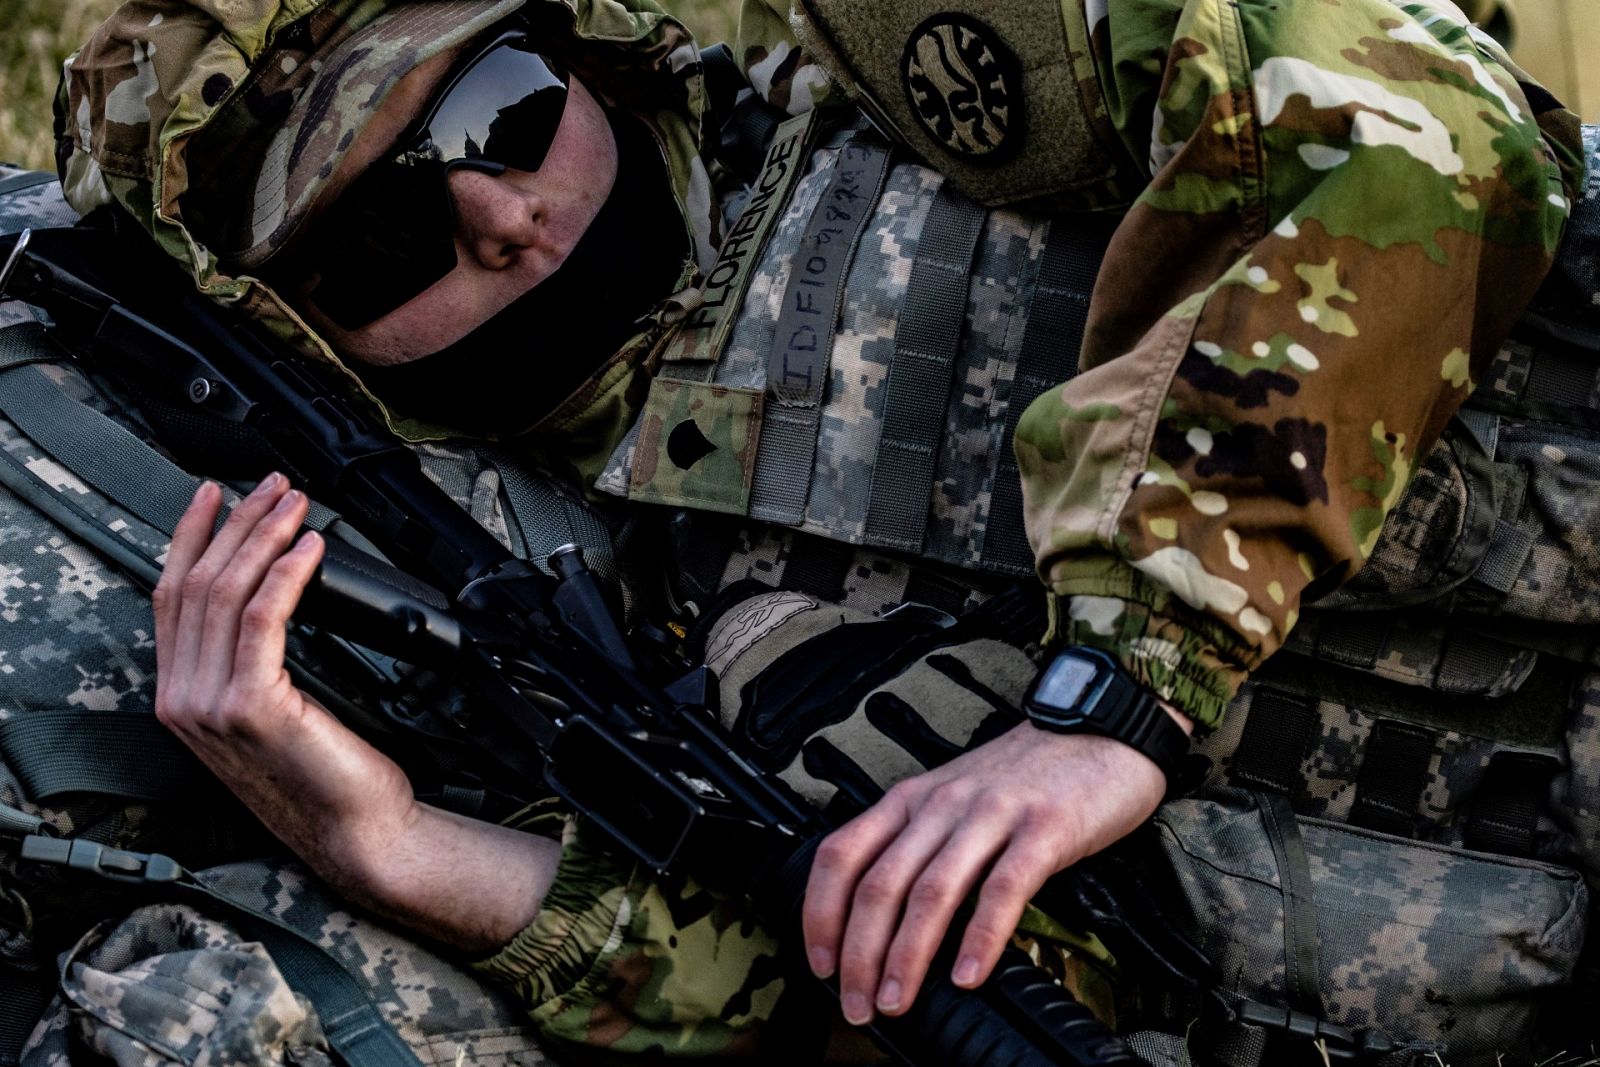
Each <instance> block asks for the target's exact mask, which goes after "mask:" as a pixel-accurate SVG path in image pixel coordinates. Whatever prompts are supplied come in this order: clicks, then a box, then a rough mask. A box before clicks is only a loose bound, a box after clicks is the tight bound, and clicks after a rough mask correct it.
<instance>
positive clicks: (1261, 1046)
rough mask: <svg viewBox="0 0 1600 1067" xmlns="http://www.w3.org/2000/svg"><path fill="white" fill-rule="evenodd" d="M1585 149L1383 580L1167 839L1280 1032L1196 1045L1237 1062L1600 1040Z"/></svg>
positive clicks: (1223, 954) (1599, 221)
mask: <svg viewBox="0 0 1600 1067" xmlns="http://www.w3.org/2000/svg"><path fill="white" fill-rule="evenodd" d="M1585 143H1586V148H1587V150H1588V153H1589V156H1590V160H1591V162H1590V167H1591V171H1590V176H1589V187H1588V190H1587V195H1586V197H1584V198H1583V199H1582V200H1580V201H1579V202H1578V203H1577V204H1576V205H1575V211H1574V215H1573V219H1572V222H1571V226H1570V229H1569V231H1568V236H1567V239H1566V243H1565V245H1564V247H1563V250H1562V253H1561V257H1560V259H1559V261H1558V263H1557V265H1556V267H1555V268H1554V270H1553V272H1552V274H1551V276H1550V278H1549V280H1548V281H1547V282H1546V284H1545V285H1544V287H1543V288H1542V289H1541V291H1540V293H1539V296H1538V298H1537V299H1536V301H1535V303H1534V305H1533V306H1532V308H1530V310H1529V311H1528V313H1527V314H1526V315H1525V316H1524V318H1523V319H1522V321H1521V322H1520V323H1519V324H1518V326H1517V328H1516V330H1515V331H1514V333H1513V335H1512V337H1511V339H1510V340H1509V341H1508V342H1507V343H1506V345H1505V346H1504V347H1503V348H1502V350H1501V351H1500V353H1499V354H1498V356H1497V357H1496V359H1495V361H1494V363H1493V365H1492V367H1491V368H1490V371H1489V373H1488V377H1487V379H1486V380H1485V381H1483V382H1482V383H1480V384H1479V386H1478V388H1477V390H1476V391H1475V392H1474V393H1473V394H1472V396H1471V397H1470V398H1469V399H1468V401H1467V403H1466V405H1465V407H1464V408H1463V409H1462V410H1461V412H1460V413H1459V415H1458V416H1457V418H1456V419H1455V420H1454V421H1453V422H1452V424H1451V425H1450V427H1449V429H1448V430H1447V431H1446V433H1445V434H1444V436H1443V437H1442V439H1441V440H1440V441H1439V442H1438V444H1437V445H1436V446H1435V447H1434V449H1433V450H1432V452H1431V453H1430V454H1429V455H1428V456H1427V457H1426V459H1425V461H1424V462H1423V463H1422V464H1421V465H1420V466H1419V468H1418V470H1417V471H1416V473H1415V475H1414V476H1413V479H1412V482H1411V485H1410V487H1409V488H1408V490H1407V492H1406V494H1405V496H1404V497H1403V498H1402V499H1401V501H1400V502H1399V504H1398V506H1397V507H1396V508H1395V510H1394V512H1393V513H1392V514H1391V515H1390V516H1389V518H1388V521H1387V523H1386V525H1385V526H1384V529H1383V534H1382V538H1381V539H1380V541H1379V543H1378V546H1377V549H1376V551H1375V552H1374V554H1373V556H1372V558H1371V559H1370V560H1369V562H1368V564H1367V565H1366V566H1365V567H1364V568H1363V569H1362V570H1361V571H1360V572H1359V573H1358V574H1357V575H1356V577H1355V578H1354V579H1353V580H1352V581H1351V582H1349V583H1348V584H1347V585H1346V586H1344V587H1343V588H1342V589H1341V590H1339V591H1338V592H1337V593H1336V594H1334V595H1332V596H1329V597H1326V598H1324V599H1323V600H1322V601H1321V602H1319V603H1318V604H1317V605H1316V606H1315V607H1314V608H1312V609H1310V610H1307V611H1306V612H1305V613H1304V615H1303V617H1302V619H1301V621H1300V623H1299V625H1298V626H1297V627H1296V629H1295V631H1294V632H1293V634H1292V635H1291V637H1290V640H1289V642H1288V644H1287V645H1286V647H1285V648H1284V649H1283V651H1281V652H1280V653H1279V654H1278V655H1276V656H1274V657H1273V658H1272V659H1271V660H1269V661H1268V662H1267V663H1266V664H1265V665H1264V666H1263V667H1262V668H1261V669H1260V670H1259V671H1257V672H1256V674H1255V675H1254V676H1253V677H1252V679H1251V681H1250V682H1249V683H1248V684H1247V685H1246V686H1245V687H1244V689H1243V690H1242V691H1241V692H1240V694H1239V696H1238V698H1237V699H1236V700H1235V702H1234V704H1233V705H1232V706H1231V707H1230V708H1229V709H1228V713H1227V715H1226V717H1225V719H1224V721H1223V724H1222V726H1221V728H1220V729H1218V730H1217V731H1216V732H1215V733H1213V734H1212V735H1211V736H1210V737H1208V738H1206V739H1204V740H1203V741H1202V742H1201V743H1200V744H1199V745H1198V746H1197V753H1198V754H1197V756H1196V757H1195V765H1194V766H1193V767H1192V768H1191V770H1192V772H1193V776H1192V778H1191V781H1190V784H1191V785H1197V786H1198V791H1197V792H1196V794H1195V795H1194V797H1193V798H1191V799H1188V800H1185V801H1181V802H1177V803H1174V804H1170V805H1167V806H1166V807H1165V808H1163V809H1162V811H1161V812H1160V813H1159V814H1158V816H1157V825H1158V828H1159V830H1160V833H1161V835H1162V837H1163V840H1164V841H1165V843H1166V845H1167V854H1168V856H1169V859H1170V860H1171V865H1172V871H1173V874H1174V880H1175V882H1176V883H1177V888H1176V890H1175V896H1176V898H1177V899H1178V900H1179V901H1180V902H1181V904H1180V907H1187V908H1189V909H1190V910H1191V912H1192V915H1193V918H1194V921H1195V923H1196V924H1197V926H1199V927H1200V928H1202V929H1204V930H1205V934H1204V939H1205V941H1206V945H1207V948H1208V951H1210V952H1211V954H1212V956H1213V958H1214V959H1215V960H1216V962H1217V963H1218V964H1219V966H1222V967H1223V968H1224V970H1227V969H1229V968H1230V967H1233V968H1235V969H1236V973H1238V974H1239V975H1240V978H1239V981H1238V982H1237V983H1236V984H1235V987H1234V989H1233V990H1232V991H1231V992H1232V993H1233V994H1235V995H1237V996H1238V997H1240V998H1241V999H1249V1000H1254V1001H1257V1002H1258V1003H1262V1004H1265V1005H1267V1006H1268V1007H1270V1008H1271V1009H1272V1011H1265V1010H1261V1011H1258V1012H1257V1017H1256V1019H1255V1021H1254V1022H1253V1023H1249V1024H1243V1023H1240V1022H1239V1021H1238V1020H1234V1021H1233V1023H1231V1024H1230V1025H1226V1026H1223V1025H1217V1026H1211V1027H1209V1028H1208V1026H1206V1025H1205V1024H1201V1025H1199V1026H1198V1027H1197V1028H1196V1029H1195V1030H1194V1031H1193V1032H1192V1033H1191V1035H1190V1039H1191V1045H1190V1047H1191V1048H1193V1049H1196V1050H1205V1051H1206V1052H1208V1053H1209V1054H1212V1055H1217V1056H1219V1057H1220V1058H1222V1059H1223V1061H1224V1062H1228V1063H1231V1064H1235V1065H1242V1067H1253V1065H1255V1064H1260V1063H1269V1062H1274V1060H1273V1049H1274V1048H1275V1047H1276V1048H1280V1049H1281V1046H1274V1044H1273V1040H1274V1039H1275V1038H1276V1039H1281V1038H1282V1037H1283V1035H1284V1034H1285V1033H1286V1032H1288V1031H1289V1030H1291V1029H1293V1028H1294V1027H1296V1026H1298V1027H1300V1028H1301V1030H1302V1032H1304V1031H1305V1028H1306V1027H1309V1026H1311V1025H1312V1021H1314V1020H1323V1021H1326V1022H1332V1023H1334V1024H1338V1025H1342V1026H1343V1027H1344V1034H1345V1036H1346V1037H1348V1036H1349V1034H1350V1033H1352V1032H1354V1033H1355V1034H1357V1035H1358V1037H1359V1034H1360V1032H1361V1030H1362V1029H1363V1028H1364V1027H1368V1026H1371V1025H1372V1023H1373V1020H1374V1019H1375V1018H1382V1017H1384V1016H1385V1015H1387V1016H1388V1017H1389V1018H1391V1019H1392V1018H1401V1019H1405V1020H1408V1022H1409V1024H1410V1026H1411V1030H1410V1032H1409V1033H1391V1034H1389V1035H1388V1036H1390V1037H1393V1038H1396V1039H1401V1038H1404V1039H1409V1040H1416V1041H1420V1042H1422V1043H1423V1044H1424V1047H1425V1046H1426V1045H1427V1044H1429V1043H1431V1044H1432V1045H1433V1046H1434V1047H1435V1048H1439V1049H1444V1050H1447V1051H1446V1054H1445V1056H1444V1058H1445V1060H1446V1061H1447V1062H1450V1063H1452V1064H1480V1063H1481V1064H1495V1063H1497V1062H1499V1060H1498V1055H1499V1054H1500V1053H1502V1052H1505V1051H1506V1050H1508V1049H1514V1048H1519V1047H1523V1046H1524V1044H1525V1043H1526V1042H1528V1041H1529V1040H1531V1039H1532V1038H1533V1036H1534V1033H1535V1031H1536V1030H1539V1029H1541V1028H1543V1033H1544V1035H1545V1037H1546V1040H1554V1041H1557V1042H1558V1043H1557V1044H1554V1045H1553V1046H1552V1047H1551V1048H1550V1050H1549V1053H1548V1054H1553V1053H1554V1052H1557V1051H1559V1050H1560V1049H1561V1048H1562V1047H1563V1046H1562V1044H1560V1043H1559V1042H1560V1041H1563V1040H1564V1041H1565V1042H1566V1044H1565V1047H1567V1048H1587V1047H1588V1042H1589V1041H1591V1040H1592V1039H1593V1036H1594V1032H1595V1031H1594V1023H1593V1019H1592V1003H1593V1001H1592V998H1593V995H1594V989H1595V983H1596V981H1597V978H1600V968H1597V966H1596V960H1597V959H1600V953H1597V951H1596V949H1595V948H1594V947H1593V946H1591V947H1589V948H1587V949H1585V948H1584V945H1585V940H1584V934H1585V928H1586V926H1588V925H1589V924H1588V921H1587V919H1588V918H1590V917H1592V914H1593V913H1592V912H1590V913H1589V916H1586V915H1585V914H1584V910H1585V909H1584V902H1585V900H1586V895H1585V894H1584V892H1583V888H1584V887H1583V882H1584V881H1587V883H1588V886H1589V889H1590V892H1591V894H1592V893H1594V892H1600V540H1597V533H1596V532H1597V531H1600V169H1596V167H1597V164H1600V128H1596V127H1588V128H1586V130H1585ZM1280 832H1281V837H1282V840H1280V839H1279V837H1280ZM1252 837H1253V838H1254V839H1256V840H1258V841H1265V840H1269V839H1270V840H1272V841H1273V847H1272V848H1268V847H1266V846H1265V845H1262V846H1260V847H1259V848H1251V847H1248V846H1245V845H1242V844H1241V842H1244V841H1248V840H1250V839H1252ZM1280 846H1281V847H1280ZM1274 851H1276V852H1277V862H1276V864H1273V863H1271V862H1268V863H1267V864H1266V865H1265V866H1263V864H1262V858H1263V855H1264V856H1266V857H1269V858H1270V857H1271V856H1273V854H1274ZM1274 867H1276V870H1274V869H1273V868H1274ZM1297 883H1298V884H1297ZM1580 953H1581V955H1580ZM1245 961H1249V962H1248V963H1246V962H1245ZM1574 974H1576V975H1577V978H1576V980H1575V985H1576V990H1573V991H1569V992H1570V996H1571V1003H1568V1004H1566V1005H1565V1006H1564V1007H1563V1005H1562V1004H1561V1000H1560V998H1561V996H1562V995H1563V990H1564V989H1565V988H1566V987H1567V984H1568V983H1569V982H1574V978H1573V976H1574ZM1446 983H1449V984H1451V985H1452V989H1451V990H1450V995H1449V996H1444V995H1442V994H1441V993H1440V992H1439V990H1441V989H1443V988H1444V985H1445V984H1446ZM1584 998H1588V999H1587V1000H1585V999H1584ZM1584 1005H1587V1007H1584ZM1541 1013H1542V1017H1541ZM1269 1020H1270V1021H1269ZM1563 1027H1564V1028H1565V1029H1564V1030H1563ZM1551 1034H1555V1035H1558V1036H1557V1037H1555V1038H1552V1037H1550V1036H1549V1035H1551ZM1330 1044H1331V1045H1337V1044H1338V1041H1337V1040H1330ZM1368 1060H1369V1062H1380V1063H1387V1062H1396V1063H1400V1062H1412V1061H1411V1060H1407V1059H1405V1058H1404V1057H1403V1056H1402V1055H1399V1054H1396V1056H1395V1057H1394V1058H1391V1059H1387V1060H1386V1059H1383V1058H1382V1057H1369V1058H1368ZM1154 1062H1164V1061H1154ZM1426 1062H1433V1061H1432V1060H1427V1061H1426Z"/></svg>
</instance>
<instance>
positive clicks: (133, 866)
mask: <svg viewBox="0 0 1600 1067" xmlns="http://www.w3.org/2000/svg"><path fill="white" fill-rule="evenodd" d="M22 858H23V859H25V860H32V861H33V862H35V863H48V864H51V865H53V866H57V867H67V868H69V869H71V870H75V871H87V872H89V873H90V874H95V875H99V876H100V877H101V878H108V879H110V880H111V881H113V882H129V883H134V884H141V885H142V884H147V883H165V882H176V881H178V880H179V879H180V878H182V877H183V868H182V867H181V866H179V864H178V861H177V860H175V859H173V858H172V857H171V856H163V855H161V854H160V853H149V854H146V853H143V852H127V851H124V850H123V849H120V848H107V847H106V846H105V845H100V844H96V843H95V842H93V841H73V840H70V839H63V838H58V837H40V836H37V835H34V836H30V837H25V838H23V839H22Z"/></svg>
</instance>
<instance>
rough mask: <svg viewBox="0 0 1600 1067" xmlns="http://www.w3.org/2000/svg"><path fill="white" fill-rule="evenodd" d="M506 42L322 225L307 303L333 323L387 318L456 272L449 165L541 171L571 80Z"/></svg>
mask: <svg viewBox="0 0 1600 1067" xmlns="http://www.w3.org/2000/svg"><path fill="white" fill-rule="evenodd" d="M521 43H522V38H520V37H513V38H511V39H510V40H506V39H502V40H501V41H498V42H496V43H495V44H494V45H492V46H491V47H490V48H489V49H488V50H487V51H485V52H483V53H481V54H479V56H478V57H477V58H476V59H475V60H473V61H472V63H471V64H470V65H469V66H468V67H467V68H466V69H465V70H464V71H463V72H462V73H460V74H459V75H457V76H456V77H455V78H454V79H452V80H448V81H447V82H446V85H448V88H447V89H445V90H444V92H443V93H442V94H441V95H440V96H439V97H438V98H437V99H436V100H435V102H434V104H433V105H432V107H431V109H430V110H429V111H427V112H424V114H425V115H426V116H427V121H426V123H425V124H424V128H423V129H422V130H421V131H420V132H419V133H417V134H415V135H413V136H410V137H406V138H403V139H402V141H401V144H400V145H399V146H398V147H397V148H396V150H395V151H394V152H393V153H391V154H390V156H389V157H388V158H387V159H384V160H380V161H378V162H377V163H374V164H372V165H371V166H369V167H368V168H367V169H366V171H364V172H363V173H362V175H361V177H360V178H358V179H357V180H356V181H355V182H353V183H352V184H351V185H350V188H348V189H347V190H345V192H344V193H343V194H342V195H341V196H340V197H339V200H338V202H337V203H335V204H334V205H333V207H332V208H331V209H330V210H329V211H328V213H327V215H325V216H324V217H323V219H322V220H321V221H319V222H318V224H317V227H316V231H315V232H316V245H315V247H314V249H313V250H312V256H313V263H312V267H313V269H315V271H316V272H317V275H318V281H317V283H316V285H315V287H314V288H313V289H312V291H311V294H310V295H311V299H312V301H313V302H314V303H315V304H316V305H317V307H318V309H320V310H321V311H322V313H323V314H325V315H326V316H327V317H328V318H329V319H331V320H332V321H333V322H334V324H335V325H337V326H339V327H340V328H341V329H344V330H355V329H359V328H361V327H362V326H366V325H368V324H369V323H371V322H374V321H376V320H377V319H380V318H382V317H383V316H384V315H387V314H388V313H389V312H391V311H393V310H394V309H395V308H397V307H399V306H400V305H402V304H404V303H406V302H407V301H409V300H411V299H412V298H413V297H416V296H417V295H419V294H420V293H422V292H423V291H424V290H426V289H427V288H428V287H429V286H431V285H433V283H435V282H437V281H438V280H439V279H440V278H443V277H444V276H445V275H446V274H449V273H450V271H451V270H452V269H453V268H454V267H455V265H456V251H455V237H454V233H455V217H454V215H453V212H452V208H451V201H450V191H449V172H450V168H451V167H452V166H454V165H457V164H465V165H467V166H472V165H473V164H479V165H483V164H488V165H492V169H493V170H495V171H498V170H500V169H502V168H506V167H509V168H512V169H515V170H523V171H535V170H538V169H539V167H540V166H541V165H542V164H543V163H544V160H545V156H546V155H547V154H549V151H550V145H551V142H553V141H554V140H555V136H556V130H557V129H558V128H559V127H560V125H561V116H562V114H563V113H564V112H565V110H566V103H567V74H566V71H565V70H564V69H562V68H561V67H559V66H557V65H556V64H555V63H553V62H551V61H548V60H546V59H545V58H544V57H542V56H540V55H538V54H537V53H534V52H528V51H524V50H523V49H522V48H521V47H519V45H520V44H521Z"/></svg>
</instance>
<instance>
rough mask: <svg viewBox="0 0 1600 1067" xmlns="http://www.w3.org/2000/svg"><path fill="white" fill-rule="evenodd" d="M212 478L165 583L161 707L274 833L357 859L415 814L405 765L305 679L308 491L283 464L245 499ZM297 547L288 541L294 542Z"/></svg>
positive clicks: (319, 854) (311, 567) (181, 532)
mask: <svg viewBox="0 0 1600 1067" xmlns="http://www.w3.org/2000/svg"><path fill="white" fill-rule="evenodd" d="M221 502H222V494H221V491H220V490H219V489H218V488H217V486H215V485H212V484H210V483H207V484H206V485H204V486H202V487H201V489H200V490H199V492H197V493H196V494H195V499H194V502H193V503H192V504H191V505H190V507H189V510H188V511H187V512H185V513H184V516H183V519H182V520H181V521H180V522H179V523H178V528H177V530H176V531H174V533H173V537H172V548H171V550H170V551H169V552H168V554H167V563H166V569H165V570H164V571H163V572H162V575H161V581H160V583H159V584H157V586H156V590H155V595H154V597H153V604H154V607H155V617H156V665H157V673H156V715H157V717H158V718H159V719H160V720H161V721H162V723H164V724H165V725H166V726H167V727H168V729H170V730H172V732H173V733H175V734H177V735H178V737H179V738H180V739H181V740H182V741H183V742H184V744H186V745H188V746H189V748H190V749H191V750H193V751H194V753H195V755H197V756H199V757H200V759H201V760H202V761H203V762H204V763H205V764H206V766H208V767H210V768H211V770H212V771H213V772H215V774H216V775H217V777H219V778H220V779H222V781H223V782H224V783H226V784H227V785H228V787H229V788H231V789H232V790H233V791H234V792H235V793H236V794H238V796H239V798H240V799H241V800H243V801H244V802H245V804H246V805H247V806H249V808H250V809H251V810H252V811H253V812H255V814H256V815H257V817H259V818H260V819H261V821H262V822H263V823H265V824H266V825H267V828H268V829H270V830H271V831H272V832H273V833H274V834H276V835H277V836H278V837H279V838H280V839H282V840H283V841H284V842H285V843H287V844H288V845H289V846H290V847H291V848H293V849H294V850H295V851H296V852H297V853H300V854H301V855H302V856H303V857H304V858H305V859H306V860H307V861H308V862H311V863H312V864H313V866H317V867H319V868H320V867H322V866H325V865H331V866H340V865H343V864H345V863H348V862H358V861H359V859H360V857H359V855H357V854H354V853H352V852H351V851H349V850H350V848H351V847H352V846H353V845H354V844H355V843H356V842H358V841H360V840H364V839H365V838H366V837H367V835H368V834H369V833H374V832H391V833H392V832H395V831H396V830H397V829H398V826H396V825H376V826H375V825H372V824H374V823H378V824H383V823H389V824H394V823H399V822H403V821H404V820H405V819H407V818H409V817H411V815H412V811H411V809H412V806H413V803H414V802H413V800H412V796H411V788H410V785H409V784H408V783H407V781H406V778H405V775H404V774H403V773H402V772H401V771H400V768H399V767H397V766H395V764H394V763H393V762H392V761H390V760H389V759H387V758H386V757H384V756H383V755H382V754H381V753H379V752H378V751H377V750H375V749H373V748H372V747H371V746H370V745H368V744H366V743H365V742H364V741H362V740H361V739H360V738H358V737H357V736H356V735H355V734H353V733H351V732H350V731H349V730H348V729H346V728H345V727H344V726H343V725H342V724H340V723H339V722H338V721H337V720H335V719H334V718H333V717H332V716H331V715H329V714H328V712H327V711H326V710H324V709H323V707H322V706H321V705H320V704H318V703H317V702H316V701H314V700H312V699H311V698H309V697H307V696H306V695H305V694H303V693H301V692H300V691H299V690H297V689H296V688H295V687H294V684H293V682H292V681H291V680H290V678H289V672H288V671H287V670H286V669H285V668H284V646H285V642H286V634H287V626H288V622H289V616H290V614H291V613H292V612H293V610H294V608H295V606H296V605H297V604H298V603H299V600H300V595H301V593H302V592H303V591H304V589H305V587H306V583H307V582H308V581H309V580H310V578H311V575H312V573H313V572H314V571H315V570H316V567H317V564H318V562H319V561H320V560H321V558H322V541H321V538H320V537H318V536H317V535H316V534H314V533H307V534H305V535H304V536H302V537H301V538H300V539H299V541H298V543H294V538H295V533H296V531H297V530H299V528H300V524H301V523H302V522H303V521H304V520H305V516H306V511H307V508H308V506H309V505H308V502H307V500H306V497H305V494H304V493H301V492H299V491H298V490H291V489H290V488H289V483H288V479H286V478H284V477H282V476H281V475H272V476H270V477H268V478H267V479H266V480H264V481H263V482H262V483H261V485H260V486H259V487H258V488H257V489H256V491H255V492H254V493H252V494H251V495H250V496H248V497H246V498H245V499H244V500H242V501H241V502H240V503H239V505H238V506H237V507H236V508H234V510H233V514H232V515H231V516H229V518H228V521H227V522H226V523H225V524H224V525H223V527H222V529H221V530H220V531H219V532H218V533H217V535H216V536H215V537H212V535H211V530H212V527H213V525H214V524H215V522H216V517H217V512H218V509H219V507H220V506H221ZM291 543H294V548H293V549H292V550H290V551H285V550H286V549H288V548H289V546H290V544H291Z"/></svg>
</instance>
